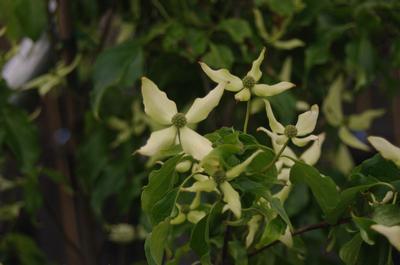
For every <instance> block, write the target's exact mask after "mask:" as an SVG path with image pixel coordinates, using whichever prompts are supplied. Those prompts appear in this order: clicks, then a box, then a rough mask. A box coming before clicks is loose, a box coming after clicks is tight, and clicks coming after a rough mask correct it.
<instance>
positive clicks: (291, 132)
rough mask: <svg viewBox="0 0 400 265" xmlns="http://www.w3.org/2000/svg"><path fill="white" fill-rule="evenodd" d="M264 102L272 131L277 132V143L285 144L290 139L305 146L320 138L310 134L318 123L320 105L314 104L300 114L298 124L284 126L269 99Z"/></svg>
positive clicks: (262, 129) (261, 129)
mask: <svg viewBox="0 0 400 265" xmlns="http://www.w3.org/2000/svg"><path fill="white" fill-rule="evenodd" d="M264 102H265V108H266V111H267V116H268V121H269V127H270V128H271V130H272V132H274V133H275V134H277V137H276V139H275V142H276V143H277V144H279V145H284V144H286V143H287V142H288V141H289V140H290V141H292V142H293V143H294V144H295V145H297V146H300V147H301V146H305V145H306V144H307V143H308V142H309V141H315V140H317V139H318V136H316V135H312V134H311V135H309V134H310V133H312V132H313V131H314V129H315V125H316V124H317V119H318V113H319V108H318V105H312V106H311V109H310V110H309V111H306V112H304V113H302V114H300V115H299V116H298V119H297V123H296V125H287V126H283V125H282V124H281V123H280V122H278V121H277V120H276V118H275V115H274V113H273V112H272V108H271V104H270V103H269V101H268V100H264ZM257 130H260V131H264V132H267V133H268V130H267V129H265V128H263V127H260V128H258V129H257ZM307 135H308V136H307ZM299 136H301V137H299Z"/></svg>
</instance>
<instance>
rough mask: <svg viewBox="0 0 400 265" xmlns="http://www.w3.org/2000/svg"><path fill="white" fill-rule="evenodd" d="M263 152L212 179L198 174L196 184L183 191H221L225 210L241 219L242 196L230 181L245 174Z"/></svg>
mask: <svg viewBox="0 0 400 265" xmlns="http://www.w3.org/2000/svg"><path fill="white" fill-rule="evenodd" d="M261 152H263V151H261V150H258V151H256V152H254V153H253V154H252V155H251V156H249V157H248V158H247V159H246V160H245V161H243V162H242V163H240V164H238V165H236V166H234V167H232V168H231V169H229V170H228V171H226V172H224V171H222V170H219V171H217V172H215V173H214V174H213V175H212V176H211V177H208V176H206V175H203V174H196V175H195V176H194V178H195V179H196V182H194V183H193V185H192V186H190V187H187V188H183V189H182V190H183V191H188V192H212V191H218V192H219V191H220V192H221V193H222V194H223V198H222V200H223V201H224V202H225V203H226V205H225V206H224V210H228V209H229V210H231V211H232V213H233V214H234V215H235V217H236V218H238V219H239V218H240V217H241V215H242V204H241V202H240V196H239V193H238V192H237V191H236V190H235V189H234V188H233V187H232V185H231V184H230V183H229V181H231V180H233V179H235V178H237V177H238V176H239V175H240V174H241V173H243V172H244V171H245V169H246V168H247V166H248V165H250V163H251V162H252V161H253V160H254V158H256V157H257V155H258V154H260V153H261ZM218 188H219V189H218Z"/></svg>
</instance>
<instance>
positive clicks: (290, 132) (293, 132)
mask: <svg viewBox="0 0 400 265" xmlns="http://www.w3.org/2000/svg"><path fill="white" fill-rule="evenodd" d="M284 134H285V135H286V136H287V137H288V138H293V137H296V136H297V128H296V126H294V125H288V126H286V127H285V132H284Z"/></svg>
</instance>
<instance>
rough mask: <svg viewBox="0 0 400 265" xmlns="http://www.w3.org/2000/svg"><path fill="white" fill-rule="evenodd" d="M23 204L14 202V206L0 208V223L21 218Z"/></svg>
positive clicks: (8, 205)
mask: <svg viewBox="0 0 400 265" xmlns="http://www.w3.org/2000/svg"><path fill="white" fill-rule="evenodd" d="M23 206H24V203H23V202H14V203H12V204H7V205H3V206H1V207H0V221H2V222H4V221H11V220H14V219H15V218H17V217H18V216H19V212H20V211H21V208H22V207H23Z"/></svg>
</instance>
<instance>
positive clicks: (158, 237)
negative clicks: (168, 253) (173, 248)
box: [145, 219, 171, 265]
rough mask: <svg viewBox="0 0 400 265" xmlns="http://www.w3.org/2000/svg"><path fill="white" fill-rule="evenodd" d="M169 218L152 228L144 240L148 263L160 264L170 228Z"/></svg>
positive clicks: (152, 264) (151, 264)
mask: <svg viewBox="0 0 400 265" xmlns="http://www.w3.org/2000/svg"><path fill="white" fill-rule="evenodd" d="M169 221H170V220H169V219H167V220H165V221H163V222H161V223H159V224H158V225H157V226H155V227H154V228H153V231H152V232H151V233H150V234H149V235H148V237H147V239H146V242H145V254H146V259H147V262H148V263H149V264H150V265H161V264H162V261H163V257H164V249H165V247H166V245H167V239H168V235H169V232H170V229H171V225H170V223H169Z"/></svg>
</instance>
